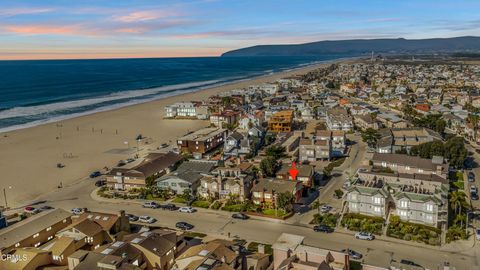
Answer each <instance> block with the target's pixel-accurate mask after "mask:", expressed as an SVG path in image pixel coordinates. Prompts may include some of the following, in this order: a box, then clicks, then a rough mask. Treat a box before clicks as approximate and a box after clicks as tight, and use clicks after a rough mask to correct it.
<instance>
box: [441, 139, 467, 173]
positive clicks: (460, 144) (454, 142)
mask: <svg viewBox="0 0 480 270" xmlns="http://www.w3.org/2000/svg"><path fill="white" fill-rule="evenodd" d="M467 154H468V150H467V149H466V148H465V142H464V139H463V138H462V137H453V138H450V139H449V140H448V141H447V142H446V143H445V158H447V159H448V161H449V162H450V165H451V166H454V167H456V168H463V165H464V164H465V159H466V158H467Z"/></svg>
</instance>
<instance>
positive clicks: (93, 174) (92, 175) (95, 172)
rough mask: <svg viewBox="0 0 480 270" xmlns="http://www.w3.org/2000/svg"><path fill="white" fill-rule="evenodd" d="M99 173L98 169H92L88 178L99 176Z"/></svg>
mask: <svg viewBox="0 0 480 270" xmlns="http://www.w3.org/2000/svg"><path fill="white" fill-rule="evenodd" d="M100 175H102V173H101V172H99V171H94V172H92V173H91V174H90V178H96V177H99V176H100Z"/></svg>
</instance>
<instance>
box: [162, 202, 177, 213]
mask: <svg viewBox="0 0 480 270" xmlns="http://www.w3.org/2000/svg"><path fill="white" fill-rule="evenodd" d="M159 208H160V209H162V210H170V211H175V210H177V206H176V205H175V204H173V203H167V204H161V205H160V207H159Z"/></svg>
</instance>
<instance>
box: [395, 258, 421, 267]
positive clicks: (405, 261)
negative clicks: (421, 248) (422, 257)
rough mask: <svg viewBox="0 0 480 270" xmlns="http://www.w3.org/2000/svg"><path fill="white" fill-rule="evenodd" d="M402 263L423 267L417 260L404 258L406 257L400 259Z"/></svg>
mask: <svg viewBox="0 0 480 270" xmlns="http://www.w3.org/2000/svg"><path fill="white" fill-rule="evenodd" d="M400 263H401V264H405V265H410V266H417V267H421V265H419V264H417V263H415V262H413V261H410V260H404V259H402V260H400Z"/></svg>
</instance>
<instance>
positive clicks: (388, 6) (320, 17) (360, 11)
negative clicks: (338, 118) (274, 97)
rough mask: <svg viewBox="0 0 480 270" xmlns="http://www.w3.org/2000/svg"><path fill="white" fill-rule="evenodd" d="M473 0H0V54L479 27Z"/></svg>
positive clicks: (92, 52)
mask: <svg viewBox="0 0 480 270" xmlns="http://www.w3.org/2000/svg"><path fill="white" fill-rule="evenodd" d="M479 10H480V1H478V0H471V1H467V0H463V1H462V0H456V1H453V0H451V1H450V0H449V1H444V0H401V1H400V0H398V1H397V0H381V1H380V0H379V1H373V0H361V1H360V0H335V1H329V0H184V1H183V0H176V1H175V0H108V1H107V0H0V59H2V60H5V59H67V58H130V57H192V56H218V55H220V54H221V53H223V52H225V51H228V50H232V49H237V48H242V47H247V46H253V45H259V44H292V43H293V44H294V43H305V42H313V41H320V40H342V39H357V38H368V39H370V38H399V37H402V38H412V39H419V38H434V37H454V36H466V35H471V36H480V12H479Z"/></svg>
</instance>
